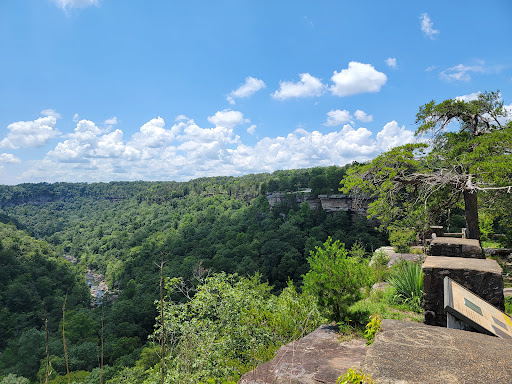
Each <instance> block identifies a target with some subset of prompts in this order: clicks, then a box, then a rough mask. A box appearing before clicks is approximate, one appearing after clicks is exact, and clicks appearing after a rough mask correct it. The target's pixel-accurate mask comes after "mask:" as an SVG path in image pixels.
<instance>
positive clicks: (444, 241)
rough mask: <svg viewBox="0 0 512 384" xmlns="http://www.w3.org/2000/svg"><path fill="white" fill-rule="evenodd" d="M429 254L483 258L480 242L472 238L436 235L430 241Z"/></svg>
mask: <svg viewBox="0 0 512 384" xmlns="http://www.w3.org/2000/svg"><path fill="white" fill-rule="evenodd" d="M429 255H430V256H447V257H464V258H470V259H485V255H484V252H483V251H482V247H481V246H480V242H479V241H478V240H474V239H457V238H453V237H437V238H435V239H433V240H432V241H431V243H430V250H429Z"/></svg>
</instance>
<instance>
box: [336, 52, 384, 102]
mask: <svg viewBox="0 0 512 384" xmlns="http://www.w3.org/2000/svg"><path fill="white" fill-rule="evenodd" d="M387 79H388V78H387V76H386V75H385V74H384V73H382V72H379V71H377V70H376V69H375V68H374V67H373V65H371V64H363V63H358V62H357V61H351V62H350V63H348V68H346V69H342V70H341V71H340V72H337V71H334V75H333V76H332V77H331V80H332V81H333V83H334V85H332V86H331V87H330V88H329V90H330V91H331V92H332V94H333V95H336V96H342V97H343V96H350V95H355V94H358V93H367V92H379V91H380V89H381V88H382V86H384V84H386V81H387Z"/></svg>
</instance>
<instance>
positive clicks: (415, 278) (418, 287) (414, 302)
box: [388, 260, 423, 312]
mask: <svg viewBox="0 0 512 384" xmlns="http://www.w3.org/2000/svg"><path fill="white" fill-rule="evenodd" d="M388 282H389V283H390V285H391V287H392V290H391V300H392V301H394V302H395V303H398V304H406V305H408V306H409V307H410V308H411V310H414V311H416V312H419V311H420V310H421V299H422V296H423V270H422V269H421V264H420V263H417V262H410V261H405V260H404V261H401V262H400V263H398V264H396V265H395V266H394V268H393V273H392V275H391V276H390V277H388Z"/></svg>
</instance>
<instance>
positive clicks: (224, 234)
mask: <svg viewBox="0 0 512 384" xmlns="http://www.w3.org/2000/svg"><path fill="white" fill-rule="evenodd" d="M349 167H350V166H346V167H334V166H333V167H326V168H312V169H305V170H290V171H278V172H274V173H273V174H258V175H248V176H243V177H215V178H203V179H197V180H192V181H189V182H182V183H178V182H143V181H140V182H111V183H92V184H85V183H80V184H78V183H55V184H46V183H42V184H22V185H17V186H0V207H1V208H0V209H1V210H0V286H1V287H0V311H1V312H0V378H1V377H5V378H4V380H6V378H9V377H10V378H12V382H13V383H14V382H16V383H18V382H20V383H25V382H28V381H24V380H30V382H33V383H35V382H45V380H46V379H47V376H48V374H49V371H51V375H50V376H49V377H48V378H49V382H50V383H67V382H68V379H67V376H66V375H67V372H68V371H69V372H70V374H69V375H70V380H71V382H77V383H78V382H84V383H98V382H100V375H101V381H102V382H109V383H135V382H143V381H144V380H151V377H153V378H154V375H157V374H158V372H159V370H158V366H159V361H160V360H161V359H160V357H161V353H162V351H164V353H171V352H172V351H165V350H161V347H160V344H159V336H158V335H159V333H161V329H160V328H161V327H160V325H159V324H160V323H159V322H158V316H159V308H160V309H161V307H160V302H159V300H160V278H161V276H162V277H164V278H165V281H166V283H165V284H166V286H167V290H166V297H165V300H167V301H169V302H172V303H175V304H172V305H167V306H166V307H165V308H166V311H171V312H172V311H174V312H173V313H174V319H181V321H179V322H177V321H175V322H174V323H172V324H169V325H168V326H170V327H174V328H172V330H171V331H169V330H168V331H167V332H170V333H171V334H172V335H174V336H176V337H177V335H182V334H185V333H186V332H188V334H195V335H196V336H197V337H202V338H207V337H208V332H210V331H212V332H213V329H215V327H217V330H218V332H220V331H222V330H223V332H226V334H224V336H223V337H222V338H220V340H222V343H224V344H223V347H222V348H220V347H219V346H218V345H217V346H216V347H215V348H212V347H211V346H210V350H208V351H198V350H195V351H191V350H188V351H181V352H180V356H183V354H187V353H189V354H193V353H196V354H197V356H196V357H194V358H193V359H189V360H187V361H189V362H190V361H195V362H196V364H200V363H201V364H205V365H208V364H210V365H211V364H214V365H215V364H217V363H214V362H215V361H220V360H221V359H220V358H219V359H218V360H212V359H210V360H207V361H206V360H205V361H203V360H201V356H204V355H208V354H210V355H211V354H212V353H213V351H215V350H217V351H218V353H223V351H226V350H229V351H232V353H233V356H229V359H231V360H230V361H231V362H229V363H227V365H226V364H225V365H223V366H221V365H220V363H218V364H217V365H218V366H212V367H209V368H208V370H207V371H208V372H218V376H217V377H236V373H237V372H243V371H245V370H247V369H248V367H245V368H244V367H242V366H240V364H243V363H244V362H247V361H264V360H265V359H268V358H271V353H272V352H273V351H274V350H275V348H276V347H277V346H278V345H280V344H282V343H284V342H287V341H289V340H290V339H291V337H297V334H296V331H297V329H299V328H302V329H303V330H305V329H306V328H308V327H309V328H311V327H312V326H314V325H315V324H316V323H318V321H319V320H320V318H321V316H320V314H318V312H317V311H316V310H314V309H310V310H308V311H307V313H304V314H302V315H301V314H299V312H300V311H303V310H305V309H304V308H313V307H314V306H313V305H312V303H311V299H310V298H309V297H307V296H305V295H304V294H303V293H301V285H302V279H303V276H304V274H306V273H307V272H308V270H309V265H308V262H307V258H308V256H309V255H310V251H312V250H314V249H315V247H317V246H321V245H322V244H323V243H324V242H325V241H326V239H327V238H328V237H331V239H332V240H333V241H336V240H340V241H341V242H343V243H345V244H346V247H347V249H350V248H354V249H356V250H359V251H360V252H362V253H363V254H364V253H365V252H371V251H373V250H375V249H376V248H378V247H379V246H381V245H384V244H385V243H386V242H387V238H386V235H385V234H383V233H381V232H378V231H377V230H376V229H375V226H376V225H375V223H374V222H370V221H368V220H367V219H366V217H365V216H364V215H357V214H352V215H350V214H349V213H347V212H345V211H337V212H330V213H328V212H325V211H324V210H322V209H311V208H310V206H309V205H308V204H307V203H302V204H300V203H298V202H297V201H296V199H295V195H296V193H297V191H307V193H308V194H312V195H315V194H338V193H339V192H338V187H339V182H340V180H341V179H342V178H343V176H344V175H345V173H346V171H347V169H348V168H349ZM270 192H288V193H287V194H284V196H285V198H284V199H283V200H282V201H281V202H279V203H278V204H275V205H274V206H273V207H271V206H270V204H269V201H268V200H267V198H266V194H267V193H270ZM301 193H304V192H301ZM69 260H74V261H75V263H72V262H70V261H69ZM161 265H163V269H162V270H160V266H161ZM88 270H90V271H94V272H95V273H99V274H102V275H103V276H104V278H105V281H106V283H107V285H108V293H105V295H104V296H103V297H102V298H101V299H100V301H99V302H96V303H95V302H93V301H92V300H91V297H90V293H89V290H88V288H87V284H86V281H85V278H84V274H85V273H86V271H88ZM223 297H224V298H233V297H238V298H239V300H237V301H234V302H235V303H238V304H236V305H235V304H233V303H234V302H231V301H229V300H228V301H227V302H228V303H231V304H229V305H230V307H229V306H228V307H224V308H223V307H222V305H223V304H222V303H224V301H223V299H222V298H223ZM192 298H193V299H194V300H195V301H194V300H191V299H192ZM201 300H202V301H201ZM208 300H210V301H211V300H213V301H215V302H216V303H217V304H216V307H218V308H219V309H218V311H219V313H216V314H214V315H212V314H211V313H209V314H207V313H206V312H204V311H205V308H206V307H207V304H206V303H207V302H208ZM226 305H227V304H226ZM237 306H238V307H237ZM208 308H211V307H208ZM64 314H65V319H64V322H63V315H64ZM197 314H201V316H200V319H202V320H201V321H203V322H201V321H199V322H196V323H194V322H193V321H189V320H190V319H191V318H194V319H197V318H198V317H197ZM194 316H195V317H194ZM258 317H264V318H265V321H264V322H263V323H265V324H267V325H266V327H267V328H264V327H261V326H257V325H256V324H257V321H256V320H257V318H258ZM206 319H208V322H209V323H207V324H208V327H209V329H206V328H205V324H206V323H204V321H206ZM291 319H294V320H291ZM306 319H307V321H306V323H307V324H306V323H304V321H305V320H306ZM260 320H261V319H260ZM308 321H309V323H308ZM294 322H296V323H294ZM292 323H293V324H292ZM251 324H253V326H251ZM258 324H261V321H260V322H259V323H258ZM63 325H64V329H63ZM186 327H189V328H188V329H185V328H186ZM194 327H195V328H194ZM237 327H238V328H237ZM192 328H194V332H195V333H194V332H192V331H191V329H192ZM210 328H211V329H210ZM309 328H308V329H309ZM228 331H229V332H228ZM228 333H229V335H228ZM249 343H250V344H251V348H252V349H251V350H250V351H249V352H248V350H246V349H244V348H245V347H246V346H244V344H249ZM169 344H172V343H171V342H170V341H169ZM47 347H48V351H47ZM176 348H178V347H176ZM223 348H224V349H223ZM269 354H270V355H269ZM249 355H250V356H249ZM249 357H250V358H249ZM251 359H252V360H251ZM184 361H185V360H180V361H174V363H173V364H174V365H175V366H178V367H180V366H181V368H180V369H182V370H185V371H187V370H188V371H193V370H194V369H196V370H197V367H195V368H193V367H187V366H185V365H186V364H187V363H186V362H184ZM180 364H181V365H180ZM100 366H101V367H102V368H101V372H100ZM48 367H51V369H49V368H48ZM226 367H227V368H226ZM151 374H153V376H151ZM8 375H9V376H8ZM168 375H172V373H168ZM190 377H192V376H190ZM15 380H19V381H15ZM191 380H192V381H191V382H193V380H196V379H191ZM211 380H214V379H211ZM6 382H7V381H6ZM9 382H10V381H9ZM147 382H153V381H147ZM176 382H178V381H176ZM205 382H206V380H205ZM211 382H216V381H211ZM219 382H220V381H219Z"/></svg>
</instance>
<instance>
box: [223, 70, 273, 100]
mask: <svg viewBox="0 0 512 384" xmlns="http://www.w3.org/2000/svg"><path fill="white" fill-rule="evenodd" d="M265 87H266V84H265V82H264V81H263V80H260V79H257V78H255V77H252V76H248V77H246V79H245V83H244V84H242V85H241V86H240V87H238V88H237V89H235V90H233V91H231V92H230V93H229V95H228V96H227V100H228V101H229V103H230V104H235V103H236V102H235V99H242V98H247V97H250V96H252V95H254V94H255V93H256V92H258V91H259V90H260V89H263V88H265Z"/></svg>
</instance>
